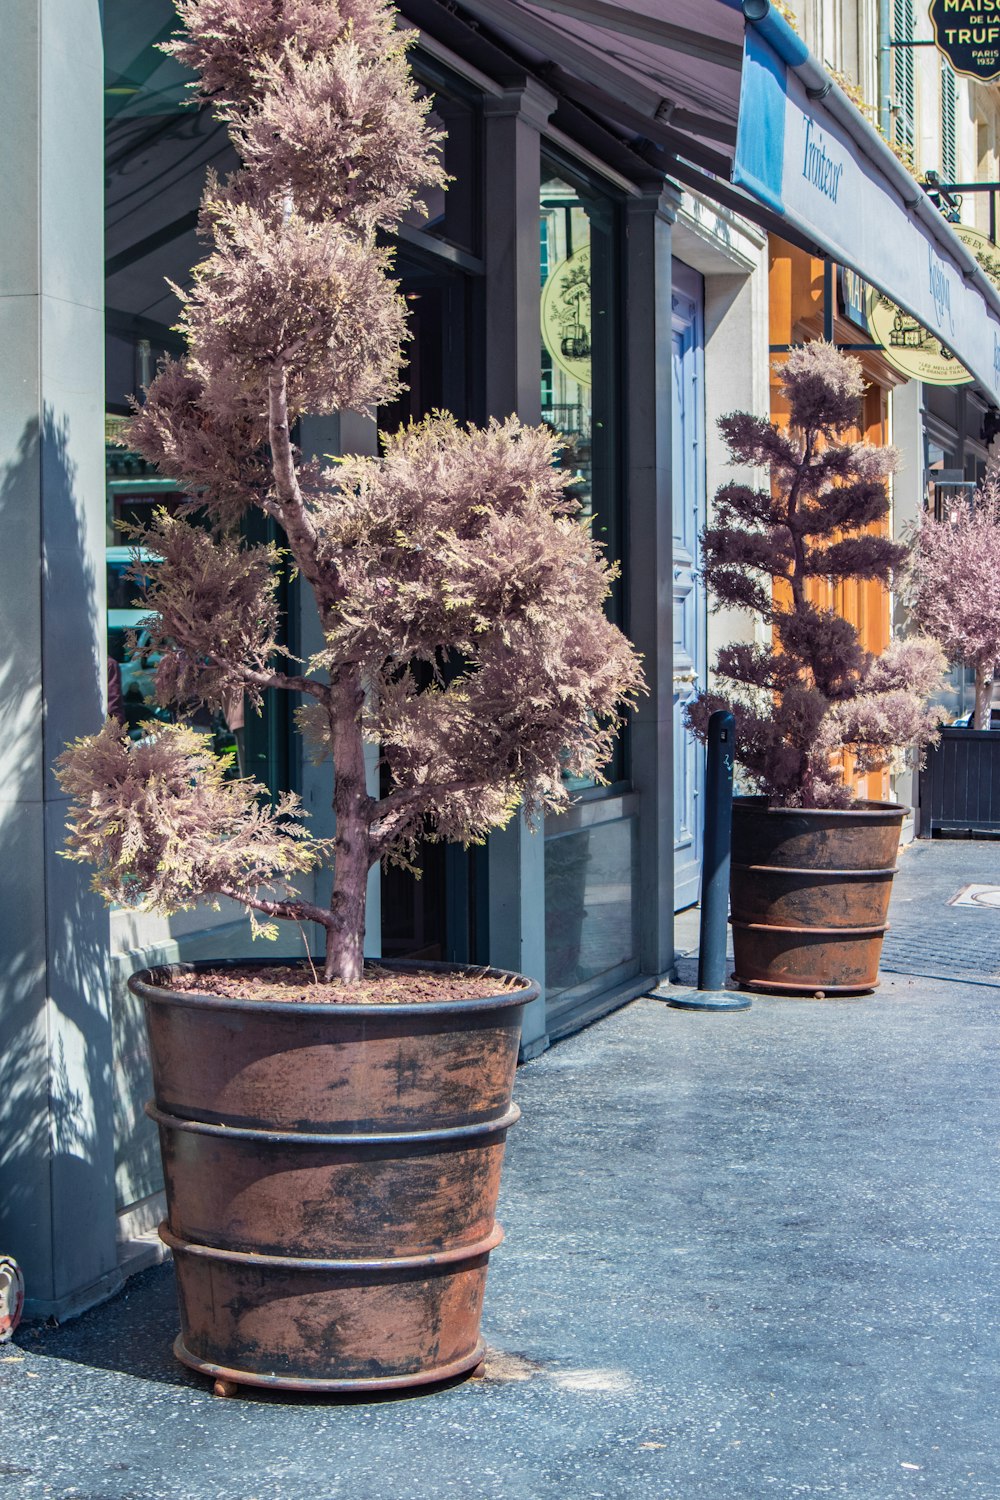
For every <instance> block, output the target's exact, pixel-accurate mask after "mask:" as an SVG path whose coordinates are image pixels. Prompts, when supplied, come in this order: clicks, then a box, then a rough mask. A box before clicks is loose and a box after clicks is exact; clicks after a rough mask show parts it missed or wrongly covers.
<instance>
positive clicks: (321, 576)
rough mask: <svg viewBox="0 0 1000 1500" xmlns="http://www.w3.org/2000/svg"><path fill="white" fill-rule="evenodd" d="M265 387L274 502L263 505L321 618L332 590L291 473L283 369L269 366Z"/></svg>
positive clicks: (293, 457)
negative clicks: (277, 524) (283, 537)
mask: <svg viewBox="0 0 1000 1500" xmlns="http://www.w3.org/2000/svg"><path fill="white" fill-rule="evenodd" d="M267 388H268V436H269V441H270V444H271V469H272V472H273V474H274V487H275V492H276V494H277V503H276V504H268V505H265V509H266V510H267V511H268V512H269V514H271V515H273V516H274V517H275V519H276V520H277V521H279V522H280V523H281V525H282V527H283V528H284V531H285V535H286V536H287V537H288V545H289V546H290V548H291V549H292V555H293V556H294V558H295V561H296V562H297V564H298V566H299V571H300V573H301V574H302V575H303V577H304V578H306V579H308V581H309V583H310V584H311V585H312V588H313V592H314V593H315V595H316V603H317V605H318V606H319V611H320V618H321V619H322V617H323V616H324V614H325V613H326V607H327V605H328V604H329V603H331V602H332V598H333V591H332V590H331V588H330V580H329V575H328V570H326V569H324V568H322V567H321V566H320V564H319V560H318V557H317V550H318V543H319V538H318V537H317V534H316V528H315V526H314V525H313V523H312V520H311V519H310V516H309V512H308V511H307V510H306V507H305V503H304V501H303V499H302V490H301V488H300V486H299V477H298V474H297V473H296V472H295V455H294V453H293V451H292V439H291V433H290V431H289V426H288V381H287V378H286V375H285V371H284V369H283V368H281V367H280V366H278V367H277V368H275V369H272V371H271V373H270V375H269V376H268V382H267Z"/></svg>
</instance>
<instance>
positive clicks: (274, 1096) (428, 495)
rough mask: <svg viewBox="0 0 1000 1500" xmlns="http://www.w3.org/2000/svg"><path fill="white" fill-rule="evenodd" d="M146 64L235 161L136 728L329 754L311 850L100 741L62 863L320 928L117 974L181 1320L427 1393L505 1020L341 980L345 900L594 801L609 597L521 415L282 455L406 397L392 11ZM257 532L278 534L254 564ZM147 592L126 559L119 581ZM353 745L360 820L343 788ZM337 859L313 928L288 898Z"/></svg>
mask: <svg viewBox="0 0 1000 1500" xmlns="http://www.w3.org/2000/svg"><path fill="white" fill-rule="evenodd" d="M178 10H179V13H180V16H181V19H182V21H183V23H184V26H185V28H186V33H185V34H184V35H182V36H181V37H180V38H179V39H177V40H175V41H174V42H172V43H170V44H169V45H168V46H167V48H166V50H167V51H169V52H172V53H173V55H174V56H176V57H177V58H179V59H180V60H181V61H182V62H184V63H186V64H188V65H189V66H191V67H192V68H193V69H195V70H196V72H197V73H198V74H199V75H200V85H199V87H200V95H201V97H202V98H207V99H210V100H211V101H212V104H213V107H214V109H215V110H216V112H217V114H218V115H219V116H220V118H221V119H223V120H224V121H225V122H226V123H227V125H228V128H229V132H230V135H231V138H232V140H233V143H234V145H235V147H236V149H237V152H238V154H239V156H240V159H241V166H240V168H239V169H238V170H237V171H236V173H235V174H234V175H233V176H232V177H231V178H230V179H229V180H228V181H227V182H226V183H225V184H222V183H220V182H218V181H216V180H214V179H210V180H209V182H208V185H207V188H206V191H205V195H204V199H203V205H202V217H201V227H202V232H203V234H204V235H205V236H206V237H207V238H208V239H209V240H210V241H211V243H212V248H211V250H210V253H209V254H208V256H207V258H206V259H205V260H204V261H203V262H202V263H201V264H200V265H199V266H198V267H196V269H195V272H194V279H193V285H192V287H191V289H190V291H188V292H186V293H181V292H178V295H179V296H180V298H181V302H182V306H183V311H182V315H181V328H182V329H183V331H184V333H185V335H186V339H187V346H188V352H187V355H186V357H185V358H183V359H182V360H180V361H177V362H174V361H167V362H166V364H165V365H164V366H163V367H162V368H161V370H160V372H159V373H158V375H157V376H156V379H155V380H154V381H153V382H152V384H151V386H150V388H149V390H148V392H147V394H146V400H145V403H144V404H143V406H142V407H141V408H140V409H137V411H136V414H135V417H134V419H133V421H132V423H131V426H130V428H129V430H128V433H127V442H128V443H129V445H130V446H132V447H134V448H136V449H138V450H139V451H140V452H141V453H142V454H143V455H144V456H145V457H146V458H147V459H149V460H151V461H153V462H155V463H156V464H157V465H158V467H159V468H160V470H161V471H162V472H164V473H165V474H168V475H170V476H172V477H174V478H176V479H178V480H179V481H181V483H182V484H183V485H184V487H185V489H186V491H187V492H188V493H189V494H190V495H191V496H192V505H191V508H190V509H191V512H192V513H188V514H182V515H179V516H169V515H167V514H161V515H159V516H158V517H157V518H156V520H155V521H154V522H153V524H152V525H151V526H150V527H149V528H147V529H146V530H144V531H143V532H142V533H141V534H139V535H138V536H137V537H136V538H135V540H136V543H137V546H138V547H140V548H141V549H142V552H143V554H144V555H147V556H148V555H149V554H150V553H153V554H155V555H156V556H158V557H159V558H160V559H161V561H160V563H159V564H158V566H157V567H156V568H155V570H152V571H153V572H154V573H155V577H154V578H153V580H152V582H151V584H150V587H149V594H148V601H147V602H148V604H149V608H150V611H151V619H150V622H149V626H148V628H149V632H150V636H151V641H150V650H151V652H152V653H153V659H155V658H156V656H158V657H159V665H158V667H157V682H156V686H157V693H158V696H159V698H160V700H161V701H162V702H163V703H177V702H180V703H194V704H205V705H207V706H208V707H209V708H212V709H217V708H221V707H222V706H224V705H225V703H227V702H229V701H232V699H233V698H234V696H235V697H240V696H242V695H244V694H245V695H246V697H247V698H248V699H249V700H250V702H251V704H253V703H259V701H260V697H261V694H262V693H263V692H264V691H265V690H267V689H274V690H277V691H284V692H288V693H292V694H295V695H297V696H298V697H299V698H300V699H301V703H302V706H301V707H300V708H299V710H298V724H299V727H300V729H301V731H302V733H303V734H304V735H305V736H307V737H308V739H309V741H310V743H311V746H312V749H313V751H314V753H315V754H316V755H318V756H320V757H322V758H325V759H326V760H328V761H329V762H331V763H332V770H333V777H332V799H333V806H334V810H335V814H336V832H335V834H334V836H333V838H332V839H331V840H330V841H328V842H326V841H323V840H321V839H317V838H314V837H312V836H311V835H310V833H309V832H308V829H307V827H306V826H304V824H303V822H302V812H301V809H300V807H299V806H298V804H297V803H296V800H295V799H294V798H293V797H291V796H285V797H282V798H280V799H279V800H278V801H277V803H276V805H273V806H272V805H271V803H270V801H269V799H268V798H267V797H266V794H265V792H264V789H263V788H262V787H261V786H259V785H257V784H255V783H254V782H253V781H248V780H231V779H227V777H226V775H225V771H224V769H223V767H222V766H221V765H220V764H219V763H218V762H217V761H216V759H215V758H214V756H213V755H212V753H211V750H210V748H209V747H208V746H207V744H206V741H205V740H204V738H203V737H201V736H199V735H198V734H196V733H195V732H194V731H193V730H191V729H189V728H187V727H185V726H184V725H183V724H177V725H166V726H165V725H163V724H152V723H151V724H149V725H148V726H147V732H146V734H145V736H144V738H143V739H142V740H141V741H140V742H139V743H130V742H129V741H128V740H126V739H124V738H122V736H121V734H120V727H119V726H118V725H117V723H115V722H113V721H109V722H108V723H107V724H106V725H105V727H104V728H103V729H102V730H101V732H100V733H99V734H97V735H94V736H91V737H88V738H86V739H83V740H81V741H78V742H77V743H75V744H74V745H73V746H71V747H70V748H69V750H68V751H67V752H66V753H65V754H64V755H63V757H62V758H61V763H60V770H59V774H60V778H61V781H62V784H63V786H64V788H66V789H67V791H68V792H69V793H70V794H71V797H72V799H73V806H72V810H71V813H70V824H69V826H70V832H69V841H68V854H69V857H70V858H72V859H75V860H81V861H86V862H89V863H91V864H92V865H93V866H94V868H95V875H94V884H95V887H96V889H97V890H98V891H100V892H101V893H102V894H103V895H104V896H105V898H106V899H107V900H109V901H115V902H119V903H124V904H129V903H134V902H137V901H145V902H148V903H151V904H152V905H153V906H154V907H157V908H159V909H160V910H161V911H165V912H170V911H173V910H176V909H177V908H180V907H185V906H188V905H190V904H192V903H193V902H195V901H196V900H198V899H201V898H204V897H209V898H211V897H213V896H214V897H218V896H227V897H230V898H232V899H235V900H236V901H238V902H241V903H243V905H244V906H245V907H246V908H247V909H248V911H249V912H250V913H251V914H252V915H253V917H254V919H255V921H256V922H257V924H258V926H259V927H260V928H261V929H262V930H263V931H265V932H267V931H268V930H269V929H270V928H271V925H272V924H274V923H275V922H280V921H289V922H292V923H297V924H299V925H300V926H301V927H302V928H303V929H305V928H306V927H307V926H308V925H309V924H314V928H318V929H319V931H320V932H321V933H322V935H323V945H322V952H321V953H320V954H319V955H318V956H317V957H316V960H315V962H313V960H312V958H311V957H310V958H308V959H307V961H305V962H303V963H301V964H289V963H287V962H286V963H274V964H272V965H271V966H268V965H266V964H264V963H262V962H261V961H259V960H256V961H252V962H249V963H247V964H242V965H234V966H226V965H221V964H212V965H208V966H196V968H195V970H194V971H188V970H184V969H183V968H172V969H161V970H157V971H154V972H149V971H147V972H145V973H143V974H141V975H139V976H136V977H135V978H133V980H132V986H133V989H134V990H135V992H136V993H138V994H139V995H141V996H142V998H143V1001H144V1004H145V1008H146V1017H147V1024H148V1029H149V1035H150V1041H151V1051H152V1059H153V1075H154V1095H155V1097H154V1102H153V1104H152V1106H151V1113H152V1115H153V1117H154V1118H155V1119H156V1120H157V1122H158V1124H159V1128H160V1137H161V1147H162V1153H163V1160H164V1168H165V1178H166V1186H167V1194H168V1221H167V1224H166V1225H165V1226H164V1228H163V1230H162V1231H161V1232H162V1234H163V1237H164V1239H165V1240H166V1242H167V1244H168V1245H170V1246H171V1247H172V1249H173V1251H174V1257H175V1263H176V1270H177V1277H178V1288H179V1295H180V1303H181V1325H182V1331H181V1334H180V1337H179V1339H178V1342H177V1344H176V1346H175V1347H176V1352H177V1354H178V1356H179V1358H181V1359H182V1360H184V1361H185V1362H186V1363H187V1364H189V1365H191V1366H193V1367H194V1368H196V1369H199V1370H202V1371H204V1372H206V1373H208V1374H210V1375H212V1376H214V1377H215V1378H216V1380H217V1382H218V1384H217V1389H219V1390H220V1391H222V1392H228V1391H230V1390H231V1389H232V1388H233V1387H234V1386H235V1385H236V1384H238V1383H241V1382H247V1383H253V1384H257V1385H271V1384H274V1385H284V1386H289V1387H293V1388H297V1389H303V1388H304V1389H339V1390H345V1389H346V1390H351V1389H372V1388H376V1389H381V1388H386V1387H393V1386H396V1385H411V1384H416V1383H419V1382H428V1381H436V1380H440V1379H443V1378H445V1377H448V1376H451V1375H454V1374H457V1373H460V1372H462V1371H465V1370H468V1369H470V1368H472V1367H474V1366H475V1365H476V1364H477V1363H478V1362H479V1360H480V1358H481V1354H482V1344H481V1342H480V1339H479V1317H480V1311H481V1305H482V1296H483V1286H484V1281H485V1274H486V1262H487V1257H488V1255H489V1252H490V1250H491V1248H492V1247H493V1246H495V1245H496V1244H497V1242H498V1239H499V1234H500V1232H499V1230H498V1229H497V1227H496V1225H495V1222H494V1217H493V1214H494V1208H495V1203H496V1196H497V1190H498V1182H499V1171H500V1162H501V1157H502V1154H503V1145H504V1138H505V1133H506V1130H507V1127H508V1126H509V1125H510V1124H511V1122H512V1121H513V1120H514V1119H515V1118H516V1116H517V1110H516V1107H515V1106H512V1105H511V1086H512V1080H513V1072H514V1066H515V1063H516V1057H517V1045H518V1038H519V1030H520V1016H521V1012H522V1010H523V1007H524V1005H525V1003H526V1002H527V1001H528V1000H530V999H532V998H533V997H534V996H535V995H536V994H537V993H538V989H537V986H536V985H533V984H530V983H529V982H528V981H527V980H525V979H522V978H521V977H519V976H517V975H511V974H505V973H499V972H495V971H485V972H482V971H480V972H472V973H470V972H465V971H462V970H458V969H455V968H447V967H443V966H433V965H431V966H427V965H424V966H420V965H395V966H393V967H392V968H388V967H386V966H380V965H374V966H373V965H366V963H365V959H364V936H365V891H366V882H367V879H368V875H369V871H370V870H371V869H372V868H373V867H374V866H375V865H377V864H378V863H379V862H380V861H401V862H404V863H405V862H407V861H410V860H411V859H412V855H413V850H414V846H415V843H416V841H417V840H418V839H419V838H421V837H426V838H432V839H452V840H459V841H461V842H463V843H467V844H468V843H473V842H477V841H482V840H483V839H484V838H485V837H486V835H487V833H488V831H489V830H490V829H492V828H497V827H501V826H503V825H504V824H505V823H506V822H507V821H508V820H509V819H510V818H511V817H512V816H514V815H515V814H516V812H517V809H518V808H519V807H521V806H523V807H525V808H526V809H527V811H528V814H529V815H537V814H540V813H541V812H543V811H554V810H557V809H559V808H561V807H563V806H565V804H566V802H567V791H566V781H567V776H568V775H581V776H588V777H593V776H599V775H600V771H601V767H602V765H603V764H604V763H605V762H606V760H607V758H608V756H609V755H610V752H611V748H612V741H613V735H614V732H615V730H616V727H617V725H618V722H619V716H620V714H621V713H622V711H623V710H624V708H625V706H626V705H627V704H629V703H630V702H631V701H632V700H633V698H634V695H635V693H636V692H637V690H638V688H639V686H640V681H641V678H640V669H639V665H638V662H637V659H636V656H635V654H634V652H633V650H632V648H631V647H630V645H629V644H628V642H627V641H626V640H625V638H624V637H623V636H622V635H621V634H620V633H619V632H618V631H617V630H616V629H615V628H614V626H612V625H611V624H610V622H609V621H608V619H607V617H606V615H605V613H604V609H603V604H604V600H605V598H606V596H607V594H608V589H609V582H610V580H611V578H612V576H613V571H612V568H611V566H610V565H609V564H608V563H607V562H606V561H605V560H604V558H603V557H602V556H601V554H600V551H599V549H598V548H597V546H596V545H595V543H594V541H593V539H592V537H591V534H590V532H589V530H587V529H586V528H585V527H581V525H580V524H579V522H578V520H577V519H576V518H575V516H574V511H575V510H576V508H577V507H576V505H575V503H574V501H573V500H572V498H571V497H570V495H569V493H568V492H567V483H568V476H567V475H565V474H564V473H563V472H562V471H561V470H560V469H559V468H557V467H556V466H555V464H554V456H555V453H556V450H557V442H556V441H555V440H554V439H553V437H552V436H551V434H550V433H548V432H547V431H546V430H544V429H533V428H528V427H525V426H522V425H521V424H520V423H519V422H518V421H517V420H516V419H514V418H511V419H509V420H507V421H505V422H495V421H494V422H491V423H490V425H489V426H488V427H487V428H485V429H482V430H477V429H474V428H466V429H463V428H461V427H459V426H458V425H457V424H456V423H455V422H454V421H453V420H452V419H451V418H450V417H449V416H447V415H445V414H442V413H437V414H435V415H433V416H432V417H430V418H429V419H427V420H426V421H424V422H422V423H419V424H417V425H413V426H409V427H407V428H405V429H404V430H401V431H400V432H398V433H396V434H395V435H393V436H390V437H389V438H388V439H387V440H386V442H385V446H384V452H383V454H382V456H381V457H380V458H377V459H376V458H370V457H353V456H348V457H345V458H343V459H341V460H339V461H335V462H331V463H330V464H328V465H325V466H324V465H322V464H318V463H309V462H306V461H305V460H304V459H303V458H302V456H301V454H300V453H299V452H298V451H297V449H296V446H295V442H294V433H293V429H294V424H295V422H296V420H297V418H298V417H299V416H300V415H302V414H305V413H317V412H329V411H332V410H334V409H345V408H350V409H354V410H358V411H368V410H371V408H372V407H373V406H374V405H376V404H377V403H381V402H384V401H386V400H388V399H389V398H391V397H392V396H393V394H394V393H395V392H396V391H397V390H398V388H399V376H400V369H401V363H402V348H403V343H404V341H405V338H406V336H407V334H406V319H405V305H404V303H403V302H402V300H401V299H400V297H399V295H398V292H397V288H396V286H395V284H394V283H393V281H392V279H391V266H392V256H391V252H390V251H388V250H386V249H384V248H382V247H381V245H380V242H379V241H378V239H377V238H376V236H377V234H378V233H379V231H386V230H391V229H392V228H393V226H394V225H395V224H397V223H398V221H399V219H400V218H401V216H402V214H403V213H404V212H405V211H406V210H407V208H408V207H409V205H410V204H411V202H412V201H413V198H414V194H415V193H416V192H417V191H418V189H419V187H420V186H421V185H426V184H428V183H439V184H440V183H441V182H442V180H443V177H442V170H441V167H440V163H439V151H438V149H437V148H438V145H439V140H438V138H437V137H435V135H434V133H433V132H432V131H431V130H430V129H429V128H428V122H427V119H426V105H425V104H423V103H421V102H420V101H419V100H418V98H417V95H416V91H415V88H414V84H413V82H412V79H411V77H410V75H409V71H408V67H407V62H406V50H407V46H408V45H409V43H410V41H412V34H410V35H409V36H406V35H404V34H403V33H401V32H399V31H397V30H396V29H395V26H394V12H393V10H392V8H391V6H390V5H388V4H387V3H385V0H294V3H293V0H284V3H281V0H279V3H275V0H180V3H179V4H178ZM254 507H256V508H257V509H258V510H260V511H262V512H263V513H264V515H265V516H267V517H269V518H271V519H272V520H273V521H274V522H276V523H277V524H278V526H280V528H281V533H282V534H283V536H284V538H285V540H284V542H283V544H282V546H281V548H280V549H279V548H278V547H277V546H273V545H267V546H261V545H251V544H250V543H249V542H248V541H246V540H245V539H244V538H243V537H242V536H241V534H240V529H239V528H240V522H241V521H242V519H243V517H244V515H245V514H246V513H247V511H248V510H250V509H252V508H254ZM282 569H286V570H289V571H291V570H294V571H295V572H297V574H298V575H299V576H300V578H301V579H303V580H304V582H305V584H307V585H308V586H309V587H310V588H311V590H312V592H313V594H314V596H315V601H316V606H317V610H318V614H319V620H320V624H321V627H322V637H323V639H322V646H321V648H320V649H319V651H317V653H316V654H315V655H314V656H313V657H312V658H311V659H309V660H308V661H305V662H294V661H292V660H291V659H290V658H289V657H288V656H287V653H283V652H282V651H281V649H280V648H279V646H278V631H279V618H278V609H277V605H276V592H277V580H278V575H279V573H280V571H281V570H282ZM145 571H146V572H149V571H150V570H149V569H148V568H147V569H146V570H145ZM366 741H367V742H370V743H374V744H376V745H378V746H379V747H380V754H381V762H382V768H383V772H384V783H383V784H384V795H382V796H378V795H375V793H374V792H373V791H372V790H370V789H369V787H368V785H367V784H366V767H365V758H364V749H365V743H366ZM326 864H332V869H333V882H332V895H331V897H330V900H329V902H328V903H326V902H324V901H321V900H319V899H318V898H317V899H315V900H311V899H307V897H306V896H304V895H302V894H300V893H298V892H297V891H296V889H295V887H294V882H295V880H296V878H298V877H301V876H303V875H304V874H306V873H307V872H309V871H310V870H312V869H314V868H315V867H317V866H323V865H326Z"/></svg>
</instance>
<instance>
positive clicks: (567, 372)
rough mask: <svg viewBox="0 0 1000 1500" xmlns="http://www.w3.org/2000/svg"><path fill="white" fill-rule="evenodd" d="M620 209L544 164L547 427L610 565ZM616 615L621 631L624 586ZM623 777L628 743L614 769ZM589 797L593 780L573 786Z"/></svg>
mask: <svg viewBox="0 0 1000 1500" xmlns="http://www.w3.org/2000/svg"><path fill="white" fill-rule="evenodd" d="M618 222H619V219H618V208H617V205H616V203H615V202H614V200H613V199H612V198H611V197H610V196H609V195H608V194H606V193H605V192H603V191H602V190H601V189H600V188H598V187H596V186H595V185H594V184H592V183H589V182H587V181H585V180H584V179H582V178H577V177H576V176H575V174H573V173H571V172H569V171H568V170H566V169H565V168H564V167H562V166H561V165H557V164H556V163H555V162H551V163H550V162H546V161H545V160H544V159H543V163H542V180H541V197H540V217H539V271H540V283H541V287H540V332H541V398H542V400H541V406H542V421H543V422H545V423H547V424H548V425H549V426H550V427H551V428H552V430H553V431H554V432H557V433H560V434H561V435H562V437H563V439H564V447H563V450H562V454H561V456H560V459H559V463H560V466H561V467H562V468H564V469H567V470H569V471H570V472H571V473H572V474H573V475H574V476H575V484H574V486H573V489H572V491H571V493H572V494H573V495H575V496H576V498H577V500H578V501H579V502H580V507H581V511H580V513H581V516H582V517H584V518H586V519H588V520H589V521H590V523H591V527H592V530H593V534H594V536H595V538H596V539H597V540H598V541H599V542H600V543H601V544H602V546H603V547H604V548H605V550H606V553H607V556H608V557H609V558H610V559H612V560H617V559H619V558H620V557H621V536H622V529H621V524H620V514H621V483H620V462H621V454H620V445H619V438H618V433H619V420H618V409H619V399H620V395H619V392H620V385H621V382H620V370H619V342H618V304H619V298H620V278H619V274H618ZM608 614H609V615H610V617H611V618H612V619H613V620H614V621H615V622H616V623H617V624H619V625H620V624H622V623H623V609H622V599H621V592H620V584H619V585H617V586H616V587H615V590H614V592H613V594H612V596H611V598H610V599H609V600H608ZM607 774H608V776H609V778H610V779H611V780H613V781H617V780H621V779H623V776H624V768H623V752H622V748H621V744H620V743H619V746H618V748H617V750H616V754H615V761H614V763H613V765H612V766H610V767H609V768H608V772H607ZM567 783H568V785H570V786H572V787H573V788H575V789H583V788H585V787H587V786H590V785H592V783H591V782H589V781H585V780H580V779H578V778H575V777H573V778H567Z"/></svg>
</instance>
